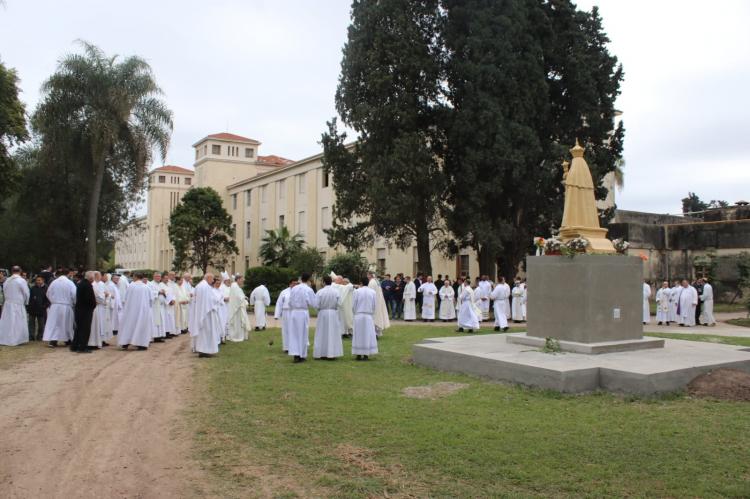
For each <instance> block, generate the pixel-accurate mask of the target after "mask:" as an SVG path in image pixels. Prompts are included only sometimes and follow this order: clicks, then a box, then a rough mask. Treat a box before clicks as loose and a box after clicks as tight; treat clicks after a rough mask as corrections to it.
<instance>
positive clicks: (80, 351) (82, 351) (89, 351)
mask: <svg viewBox="0 0 750 499" xmlns="http://www.w3.org/2000/svg"><path fill="white" fill-rule="evenodd" d="M76 353H91V350H89V349H88V348H87V349H85V350H78V351H76Z"/></svg>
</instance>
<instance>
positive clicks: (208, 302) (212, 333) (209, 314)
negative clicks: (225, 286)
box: [189, 280, 224, 355]
mask: <svg viewBox="0 0 750 499" xmlns="http://www.w3.org/2000/svg"><path fill="white" fill-rule="evenodd" d="M194 293H195V297H194V299H193V303H192V307H191V309H190V321H189V329H190V336H192V337H194V338H195V342H194V348H195V351H196V352H198V353H204V354H209V355H213V354H216V353H218V352H219V343H220V342H221V335H222V332H223V331H224V325H223V324H222V322H221V319H220V317H219V308H220V307H221V304H222V303H223V298H222V297H223V293H221V291H220V290H218V289H216V288H214V287H213V286H211V285H210V284H208V282H207V281H206V280H203V281H201V282H200V283H199V284H198V285H197V286H196V287H195V290H194Z"/></svg>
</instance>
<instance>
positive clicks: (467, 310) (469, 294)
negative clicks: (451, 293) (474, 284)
mask: <svg viewBox="0 0 750 499" xmlns="http://www.w3.org/2000/svg"><path fill="white" fill-rule="evenodd" d="M458 300H459V301H458V303H459V309H458V327H459V328H464V329H471V330H478V329H479V310H478V308H477V306H476V304H475V303H474V290H473V289H471V286H468V285H465V286H463V287H462V288H461V290H460V291H459V295H458Z"/></svg>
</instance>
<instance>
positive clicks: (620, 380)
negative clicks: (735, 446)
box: [413, 334, 750, 395]
mask: <svg viewBox="0 0 750 499" xmlns="http://www.w3.org/2000/svg"><path fill="white" fill-rule="evenodd" d="M509 336H510V335H508V334H489V335H481V336H459V337H446V338H431V339H428V340H425V341H424V342H422V343H418V344H416V345H414V347H413V358H414V362H416V363H417V364H419V365H423V366H427V367H431V368H434V369H439V370H442V371H450V372H459V373H465V374H471V375H475V376H481V377H486V378H490V379H495V380H500V381H510V382H513V383H519V384H523V385H528V386H535V387H540V388H548V389H552V390H557V391H560V392H567V393H582V392H590V391H595V390H606V391H612V392H619V393H632V394H638V395H652V394H657V393H666V392H674V391H678V390H682V389H683V388H685V386H686V385H687V384H688V383H689V382H690V381H691V380H693V379H694V378H695V377H697V376H699V375H701V374H703V373H706V372H709V371H712V370H715V369H718V368H733V369H741V370H743V371H746V372H750V351H748V349H747V348H743V347H737V346H732V345H719V344H714V343H704V342H697V341H680V340H665V343H664V348H653V349H646V350H636V351H629V352H615V353H603V354H599V355H587V354H581V353H566V352H563V353H544V352H542V351H540V350H539V349H537V348H533V347H529V346H525V345H518V344H514V343H511V342H509V341H508V337H509Z"/></svg>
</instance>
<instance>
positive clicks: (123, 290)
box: [117, 275, 130, 331]
mask: <svg viewBox="0 0 750 499" xmlns="http://www.w3.org/2000/svg"><path fill="white" fill-rule="evenodd" d="M128 286H130V282H129V281H128V278H127V277H125V276H124V275H121V276H120V280H119V281H118V282H117V290H118V291H119V292H120V303H122V305H123V306H124V305H125V299H126V298H127V296H128ZM118 331H119V329H118Z"/></svg>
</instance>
